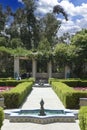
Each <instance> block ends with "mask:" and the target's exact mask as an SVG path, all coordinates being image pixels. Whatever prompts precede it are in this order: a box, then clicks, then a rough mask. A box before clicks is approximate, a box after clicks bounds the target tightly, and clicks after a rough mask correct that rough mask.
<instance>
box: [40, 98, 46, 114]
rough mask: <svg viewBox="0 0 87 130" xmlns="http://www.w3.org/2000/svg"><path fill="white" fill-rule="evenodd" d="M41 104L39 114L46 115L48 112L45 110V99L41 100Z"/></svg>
mask: <svg viewBox="0 0 87 130" xmlns="http://www.w3.org/2000/svg"><path fill="white" fill-rule="evenodd" d="M40 105H41V108H40V113H39V116H45V115H46V114H45V112H44V107H43V105H44V101H43V99H42V100H41V101H40Z"/></svg>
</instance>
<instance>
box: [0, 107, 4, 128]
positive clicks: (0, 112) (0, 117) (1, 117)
mask: <svg viewBox="0 0 87 130" xmlns="http://www.w3.org/2000/svg"><path fill="white" fill-rule="evenodd" d="M3 120H4V112H3V108H1V107H0V129H1V127H2V125H3Z"/></svg>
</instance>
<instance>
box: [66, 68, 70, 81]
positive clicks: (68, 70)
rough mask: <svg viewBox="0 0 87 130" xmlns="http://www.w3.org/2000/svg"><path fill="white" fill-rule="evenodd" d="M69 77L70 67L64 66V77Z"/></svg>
mask: <svg viewBox="0 0 87 130" xmlns="http://www.w3.org/2000/svg"><path fill="white" fill-rule="evenodd" d="M66 78H70V67H69V66H65V79H66Z"/></svg>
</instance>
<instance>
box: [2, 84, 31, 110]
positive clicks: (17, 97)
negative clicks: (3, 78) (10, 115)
mask: <svg viewBox="0 0 87 130" xmlns="http://www.w3.org/2000/svg"><path fill="white" fill-rule="evenodd" d="M32 85H33V82H23V83H20V84H18V85H17V86H16V87H14V88H13V89H11V90H9V91H4V92H3V93H2V94H3V96H4V103H5V106H6V108H17V107H19V106H20V105H21V104H22V103H23V101H24V100H25V98H26V97H27V95H28V94H29V93H30V92H31V90H32Z"/></svg>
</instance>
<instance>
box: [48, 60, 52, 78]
mask: <svg viewBox="0 0 87 130" xmlns="http://www.w3.org/2000/svg"><path fill="white" fill-rule="evenodd" d="M51 77H52V63H51V61H49V63H48V78H51Z"/></svg>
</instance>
